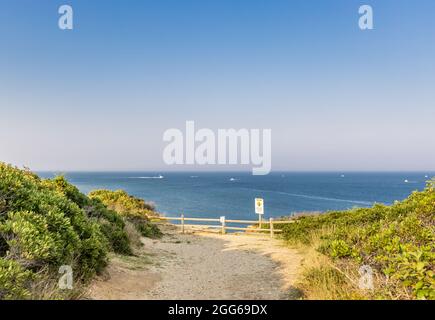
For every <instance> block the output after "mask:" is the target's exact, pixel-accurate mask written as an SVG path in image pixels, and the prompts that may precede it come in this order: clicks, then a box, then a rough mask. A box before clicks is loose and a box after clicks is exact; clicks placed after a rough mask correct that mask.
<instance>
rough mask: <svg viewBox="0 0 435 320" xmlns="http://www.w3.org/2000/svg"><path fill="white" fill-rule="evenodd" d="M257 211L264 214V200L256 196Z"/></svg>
mask: <svg viewBox="0 0 435 320" xmlns="http://www.w3.org/2000/svg"><path fill="white" fill-rule="evenodd" d="M255 213H256V214H264V201H263V199H262V198H255Z"/></svg>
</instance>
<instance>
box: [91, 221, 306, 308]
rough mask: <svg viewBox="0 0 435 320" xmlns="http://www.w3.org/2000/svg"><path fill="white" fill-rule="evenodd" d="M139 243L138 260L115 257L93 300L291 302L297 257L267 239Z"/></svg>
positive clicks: (204, 237) (168, 231)
mask: <svg viewBox="0 0 435 320" xmlns="http://www.w3.org/2000/svg"><path fill="white" fill-rule="evenodd" d="M163 231H164V233H165V236H164V237H163V238H162V239H160V240H151V239H143V242H144V247H143V249H142V251H143V252H142V251H141V253H140V255H139V256H138V257H135V258H125V257H114V258H112V260H111V263H110V265H109V267H108V269H107V274H106V276H105V277H101V278H100V279H98V280H96V281H95V282H94V283H93V285H92V286H91V287H90V291H89V297H90V298H93V299H188V300H190V299H291V298H292V294H291V293H290V292H292V285H293V284H294V282H295V279H296V275H297V272H298V269H299V266H300V263H301V258H302V257H301V255H300V254H299V253H298V252H297V251H296V250H295V249H291V248H288V247H286V246H285V245H284V244H283V243H282V242H281V241H280V240H276V239H270V238H269V237H268V236H267V235H237V234H227V235H225V236H222V235H220V234H214V233H206V232H201V233H187V234H181V233H180V232H179V229H177V228H176V227H174V226H166V227H165V228H164V230H163Z"/></svg>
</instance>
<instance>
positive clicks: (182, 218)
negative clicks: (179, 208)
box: [181, 214, 184, 233]
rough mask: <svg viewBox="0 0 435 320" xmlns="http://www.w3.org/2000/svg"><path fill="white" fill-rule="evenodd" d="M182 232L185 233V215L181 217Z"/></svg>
mask: <svg viewBox="0 0 435 320" xmlns="http://www.w3.org/2000/svg"><path fill="white" fill-rule="evenodd" d="M181 232H182V233H184V214H182V215H181Z"/></svg>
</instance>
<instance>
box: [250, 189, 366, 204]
mask: <svg viewBox="0 0 435 320" xmlns="http://www.w3.org/2000/svg"><path fill="white" fill-rule="evenodd" d="M243 189H249V188H243ZM249 190H254V191H258V192H270V193H278V194H284V195H288V196H292V197H299V198H306V199H313V200H325V201H334V202H347V203H354V204H362V205H372V204H373V202H369V201H360V200H347V199H339V198H330V197H322V196H314V195H307V194H300V193H290V192H284V191H272V190H260V189H249Z"/></svg>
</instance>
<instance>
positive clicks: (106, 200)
mask: <svg viewBox="0 0 435 320" xmlns="http://www.w3.org/2000/svg"><path fill="white" fill-rule="evenodd" d="M89 197H90V198H91V199H94V200H98V201H101V203H103V204H104V205H105V206H107V208H109V209H112V210H115V211H116V212H118V213H119V214H120V215H121V216H123V217H124V218H125V219H126V220H127V221H129V222H131V223H132V224H133V225H134V226H135V227H136V229H137V230H138V231H139V232H140V233H141V234H142V235H143V236H145V237H150V238H157V237H160V236H161V232H160V230H159V229H158V228H157V226H156V225H154V224H152V223H151V222H150V218H152V217H155V216H156V212H155V211H154V210H155V208H154V205H152V204H150V203H147V202H145V201H144V200H142V199H139V198H135V197H133V196H131V195H129V194H128V193H126V192H125V191H123V190H117V191H110V190H95V191H92V192H91V193H89Z"/></svg>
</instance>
